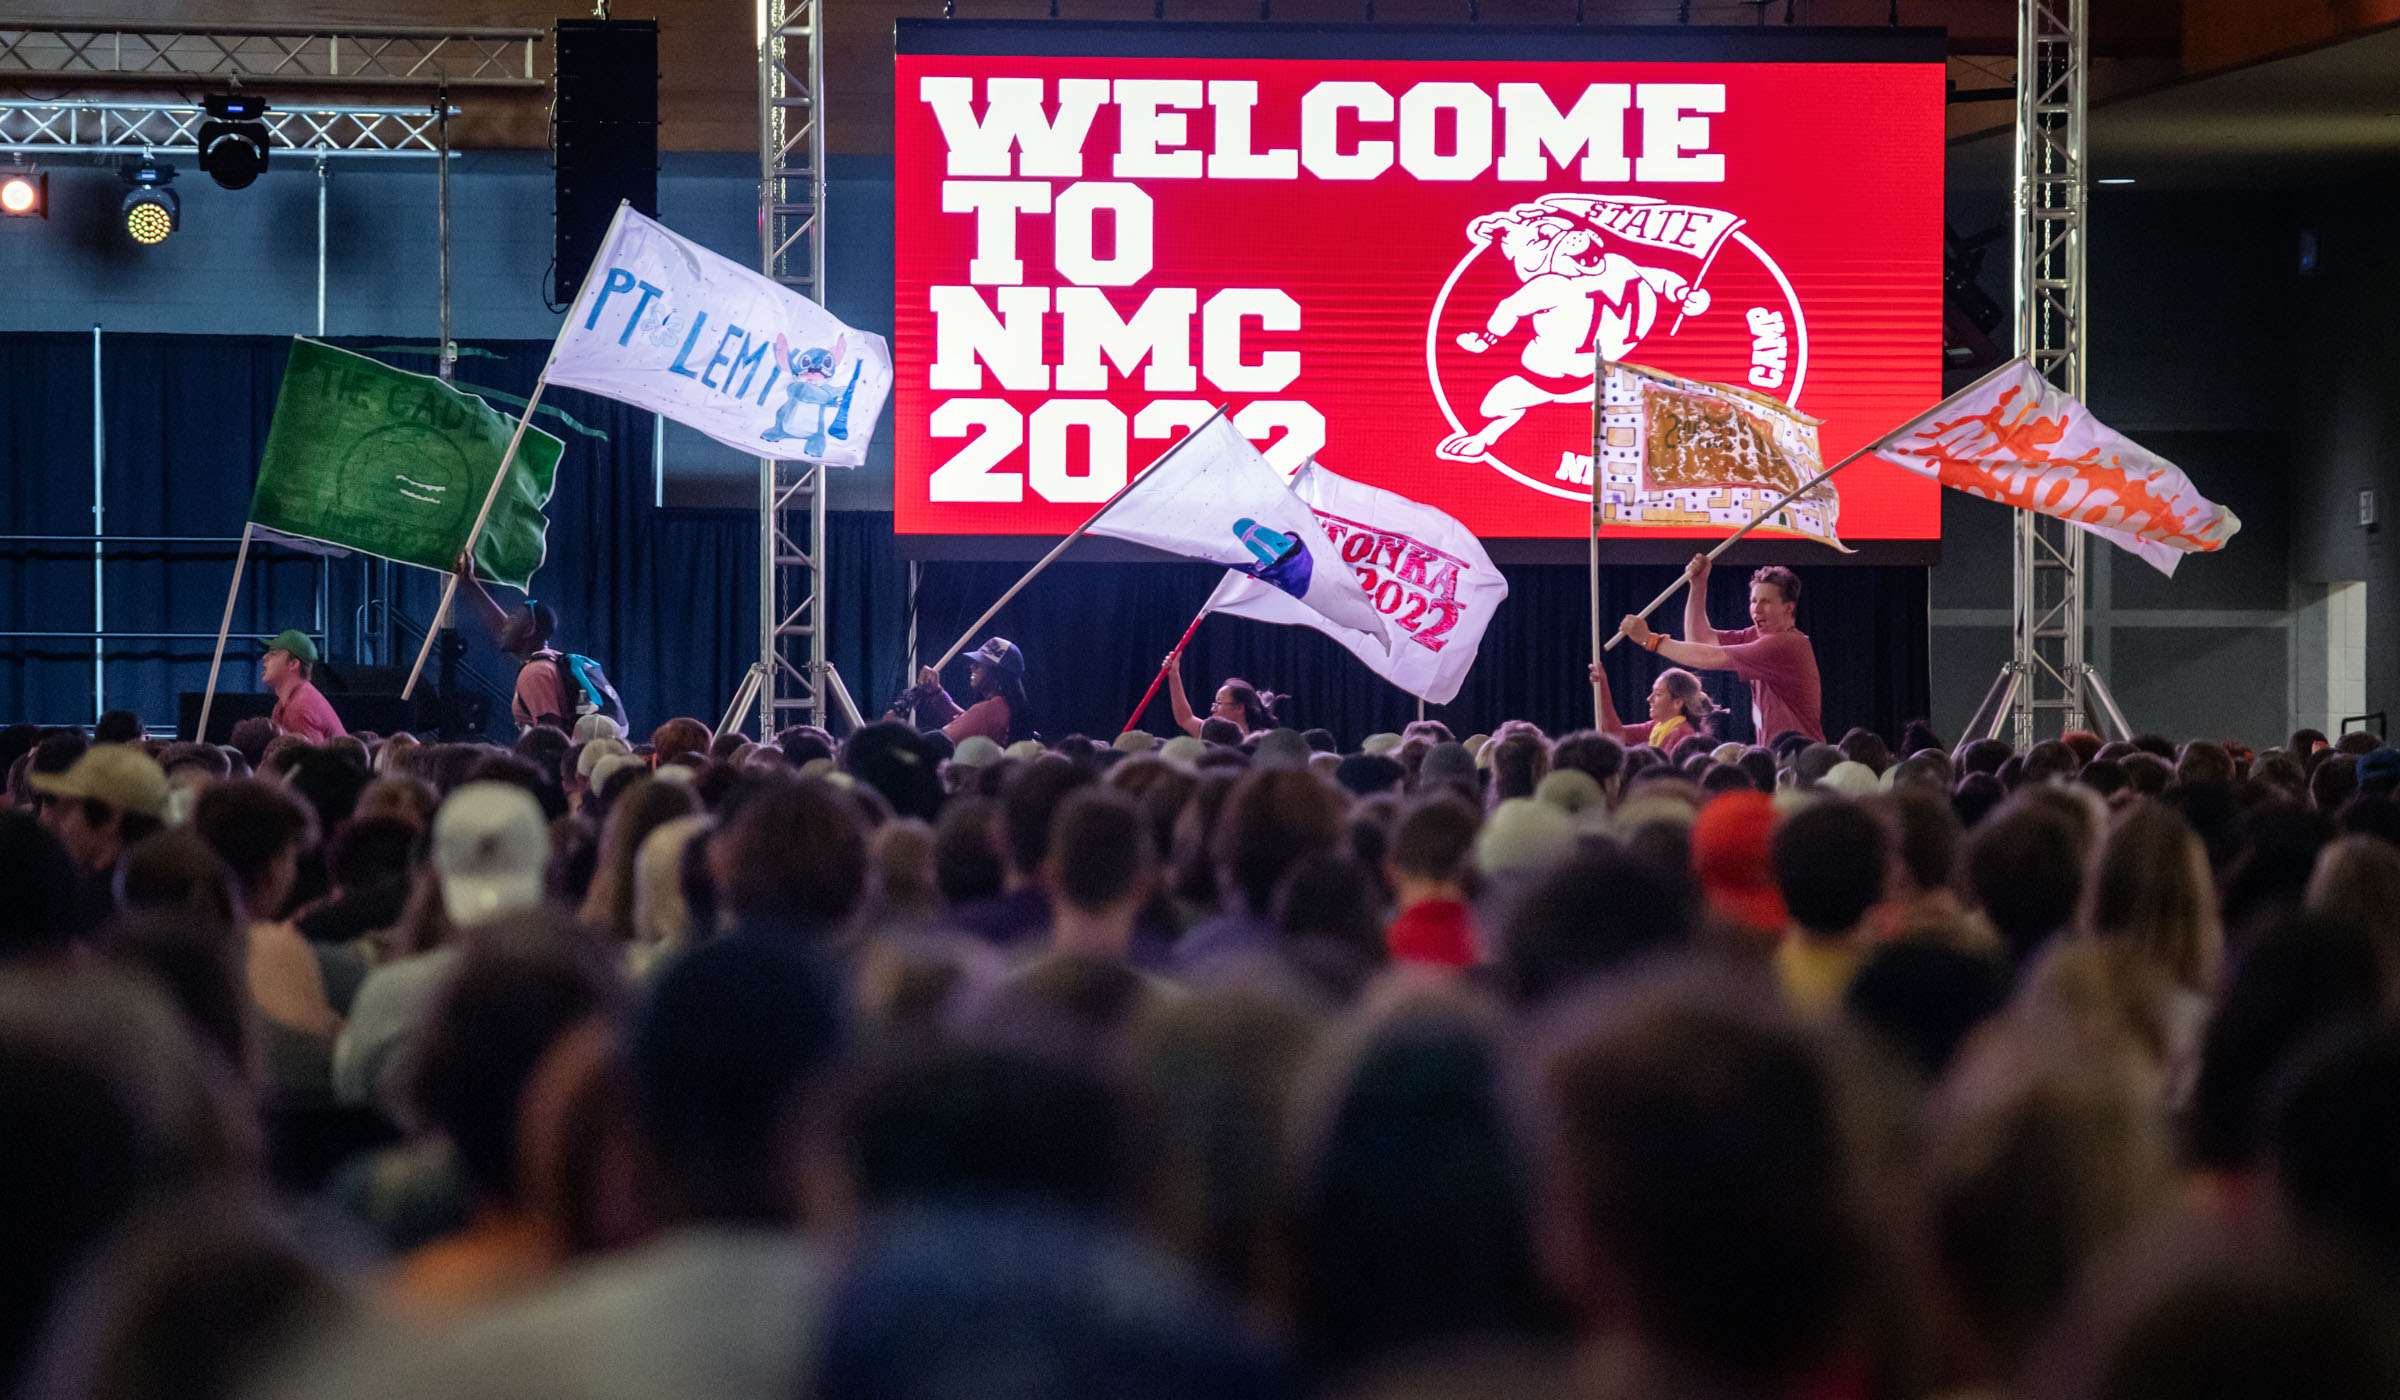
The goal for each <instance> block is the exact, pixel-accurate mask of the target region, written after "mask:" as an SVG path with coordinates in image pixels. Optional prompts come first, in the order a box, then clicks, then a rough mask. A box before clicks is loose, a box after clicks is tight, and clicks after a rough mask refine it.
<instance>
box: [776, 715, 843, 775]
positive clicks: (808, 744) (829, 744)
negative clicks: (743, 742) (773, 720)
mask: <svg viewBox="0 0 2400 1400" xmlns="http://www.w3.org/2000/svg"><path fill="white" fill-rule="evenodd" d="M775 747H776V748H778V749H781V750H782V751H783V759H784V762H786V763H789V764H790V765H792V766H793V767H794V768H797V767H799V766H800V765H801V764H804V763H806V762H808V761H809V760H810V759H815V758H831V757H833V749H834V744H833V736H832V735H831V734H828V733H827V732H825V731H824V730H822V729H820V728H818V727H817V726H815V725H813V724H795V725H793V726H791V727H790V728H788V729H785V730H782V731H781V732H779V733H777V734H776V736H775Z"/></svg>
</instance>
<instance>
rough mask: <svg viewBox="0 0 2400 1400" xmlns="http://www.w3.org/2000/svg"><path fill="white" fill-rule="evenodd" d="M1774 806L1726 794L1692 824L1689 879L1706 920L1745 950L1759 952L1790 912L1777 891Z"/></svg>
mask: <svg viewBox="0 0 2400 1400" xmlns="http://www.w3.org/2000/svg"><path fill="white" fill-rule="evenodd" d="M1774 832H1775V802H1774V799H1773V798H1771V797H1769V796H1768V795H1767V794H1765V793H1763V792H1762V793H1739V792H1735V793H1726V794H1724V795H1723V796H1720V797H1718V798H1717V799H1716V800H1715V801H1713V802H1711V803H1709V804H1708V805H1707V806H1706V807H1704V808H1702V809H1701V810H1700V816H1699V819H1698V820H1697V821H1695V822H1693V823H1692V837H1691V853H1692V874H1693V876H1694V878H1695V879H1696V880H1697V881H1698V884H1699V889H1700V897H1701V899H1702V900H1703V902H1704V904H1705V906H1706V909H1707V912H1708V914H1709V915H1710V916H1711V917H1712V918H1714V919H1716V920H1718V921H1719V922H1721V923H1722V924H1723V925H1725V926H1726V927H1727V928H1728V929H1729V930H1731V931H1732V932H1733V933H1734V934H1735V935H1736V936H1737V937H1738V938H1740V939H1741V940H1742V941H1743V942H1745V943H1748V944H1753V945H1755V946H1759V947H1763V946H1765V945H1766V944H1769V943H1772V942H1773V941H1774V940H1775V939H1776V938H1777V937H1778V936H1779V935H1780V934H1781V933H1782V932H1783V927H1784V923H1785V922H1786V920H1787V919H1789V917H1790V911H1789V910H1788V909H1787V908H1786V907H1785V906H1784V902H1783V895H1782V893H1781V892H1780V891H1778V890H1777V888H1776V885H1775V871H1774V864H1773V852H1774Z"/></svg>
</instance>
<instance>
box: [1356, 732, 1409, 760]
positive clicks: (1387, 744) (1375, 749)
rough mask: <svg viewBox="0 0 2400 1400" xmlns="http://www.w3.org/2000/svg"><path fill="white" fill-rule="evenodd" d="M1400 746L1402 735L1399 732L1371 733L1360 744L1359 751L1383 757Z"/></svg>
mask: <svg viewBox="0 0 2400 1400" xmlns="http://www.w3.org/2000/svg"><path fill="white" fill-rule="evenodd" d="M1398 747H1400V736H1399V735H1397V734H1388V733H1387V734H1369V735H1368V736H1367V741H1366V742H1365V743H1363V744H1361V745H1359V746H1358V751H1359V752H1360V753H1371V754H1374V755H1376V756H1377V757H1381V756H1383V755H1384V754H1388V753H1390V752H1391V751H1392V750H1394V749H1396V748H1398Z"/></svg>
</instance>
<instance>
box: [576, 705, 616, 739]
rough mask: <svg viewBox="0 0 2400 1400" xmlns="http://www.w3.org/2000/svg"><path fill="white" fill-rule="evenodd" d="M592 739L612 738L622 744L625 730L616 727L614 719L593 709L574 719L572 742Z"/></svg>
mask: <svg viewBox="0 0 2400 1400" xmlns="http://www.w3.org/2000/svg"><path fill="white" fill-rule="evenodd" d="M594 739H614V740H616V741H617V742H618V743H620V744H622V743H624V742H625V731H624V730H622V729H620V728H618V727H617V722H616V721H615V720H614V719H612V718H610V717H609V716H607V715H604V714H601V713H600V712H598V711H596V710H595V711H593V712H592V713H591V714H588V715H585V716H584V717H583V718H581V719H579V720H577V721H575V739H574V742H576V743H578V744H588V743H590V742H592V741H593V740H594Z"/></svg>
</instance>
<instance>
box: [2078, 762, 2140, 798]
mask: <svg viewBox="0 0 2400 1400" xmlns="http://www.w3.org/2000/svg"><path fill="white" fill-rule="evenodd" d="M2075 781H2077V782H2079V783H2081V784H2083V785H2084V786H2085V787H2087V788H2090V789H2091V790H2092V791H2094V792H2096V793H2098V794H2100V796H2101V797H2102V798H2104V799H2106V798H2112V797H2115V796H2116V795H2117V794H2118V793H2120V792H2123V791H2125V790H2126V788H2127V787H2128V786H2129V785H2130V784H2131V782H2132V779H2131V778H2130V777H2129V776H2127V774H2126V772H2125V765H2124V764H2122V763H2119V762H2118V761H2117V760H2115V759H2113V758H2095V759H2093V760H2092V761H2091V762H2089V763H2086V764H2085V765H2083V767H2082V768H2080V769H2078V770H2077V771H2076V774H2075Z"/></svg>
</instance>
